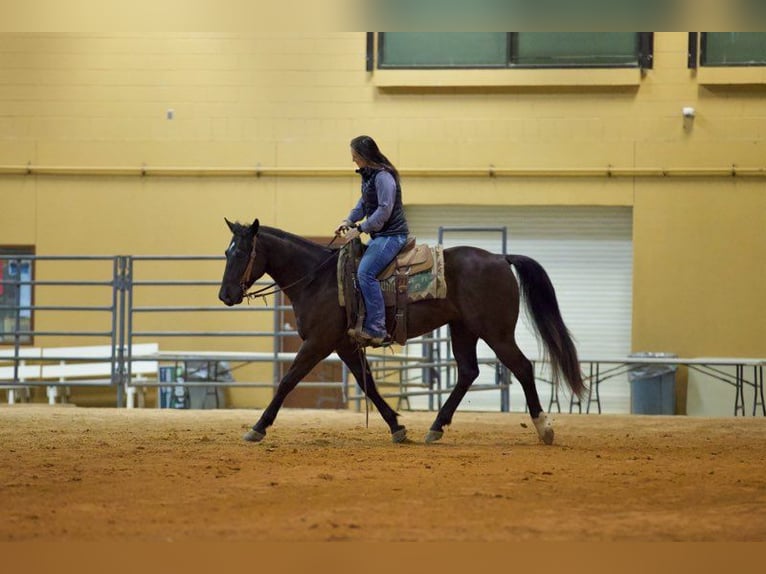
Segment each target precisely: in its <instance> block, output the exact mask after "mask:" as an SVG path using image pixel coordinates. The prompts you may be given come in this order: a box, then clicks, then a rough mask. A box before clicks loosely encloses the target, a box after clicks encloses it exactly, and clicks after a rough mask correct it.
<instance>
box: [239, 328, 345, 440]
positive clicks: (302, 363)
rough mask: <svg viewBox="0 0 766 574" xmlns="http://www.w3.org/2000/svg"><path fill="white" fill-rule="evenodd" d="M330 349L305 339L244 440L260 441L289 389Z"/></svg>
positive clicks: (326, 354)
mask: <svg viewBox="0 0 766 574" xmlns="http://www.w3.org/2000/svg"><path fill="white" fill-rule="evenodd" d="M331 350H332V349H328V348H327V346H326V345H319V344H316V343H315V342H314V341H312V340H306V341H304V342H303V344H302V345H301V347H300V349H298V353H297V355H296V357H295V360H294V361H293V363H292V365H290V368H289V369H288V370H287V373H286V374H285V376H284V377H282V380H281V381H279V386H277V392H276V393H275V394H274V398H273V399H271V402H270V403H269V406H267V407H266V409H265V410H264V411H263V414H262V415H261V418H260V419H258V422H257V423H255V425H253V428H252V429H251V430H249V431H247V433H245V436H244V437H242V438H244V439H245V440H246V441H250V442H260V441H262V440H263V439H264V437H265V436H266V429H267V428H269V427H270V426H271V425H272V424H274V420H275V419H276V418H277V413H278V412H279V409H280V408H281V407H282V403H284V402H285V398H286V397H287V395H288V394H290V391H292V390H293V389H294V388H295V387H296V385H297V384H298V383H299V382H301V380H302V379H303V377H305V376H306V375H307V374H308V373H309V371H311V369H313V368H314V367H315V366H316V365H317V363H319V361H321V360H322V359H324V358H325V357H327V356H328V355H329V354H330V351H331Z"/></svg>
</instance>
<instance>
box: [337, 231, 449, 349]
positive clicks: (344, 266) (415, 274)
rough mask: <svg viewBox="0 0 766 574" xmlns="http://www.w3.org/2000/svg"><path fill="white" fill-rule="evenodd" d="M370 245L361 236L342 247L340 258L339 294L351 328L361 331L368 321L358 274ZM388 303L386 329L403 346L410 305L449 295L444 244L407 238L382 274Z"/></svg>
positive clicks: (384, 299)
mask: <svg viewBox="0 0 766 574" xmlns="http://www.w3.org/2000/svg"><path fill="white" fill-rule="evenodd" d="M365 249H366V247H365V246H364V245H363V244H362V242H361V241H360V240H359V239H354V240H353V241H351V242H349V243H347V244H346V245H344V246H343V247H342V248H341V252H340V255H339V257H338V294H339V303H340V305H341V307H345V308H346V321H347V327H348V328H349V329H354V330H359V329H361V327H362V324H363V322H364V313H365V311H364V301H363V299H362V295H361V293H360V292H359V290H358V285H357V280H356V274H357V270H358V268H359V261H360V260H361V258H362V255H363V254H364V250H365ZM378 281H380V286H381V290H382V292H383V301H384V303H385V305H386V330H387V331H388V333H389V334H390V339H391V340H392V341H394V342H396V343H398V344H400V345H403V344H404V343H405V342H406V341H407V307H408V304H409V303H413V302H416V301H422V300H425V299H444V298H446V297H447V284H446V282H445V280H444V253H443V249H442V246H441V245H437V246H435V247H429V246H428V245H426V244H418V243H416V241H415V238H414V237H410V238H408V239H407V242H406V243H405V244H404V246H403V247H402V249H401V250H400V251H399V253H398V254H397V256H396V257H395V258H394V260H393V261H391V263H390V264H389V265H388V266H387V267H386V268H385V269H384V270H383V271H381V273H380V274H379V275H378Z"/></svg>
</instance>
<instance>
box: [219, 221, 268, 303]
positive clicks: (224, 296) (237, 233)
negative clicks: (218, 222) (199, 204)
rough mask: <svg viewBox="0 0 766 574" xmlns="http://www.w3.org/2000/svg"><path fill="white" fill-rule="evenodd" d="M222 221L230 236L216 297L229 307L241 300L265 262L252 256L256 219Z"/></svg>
mask: <svg viewBox="0 0 766 574" xmlns="http://www.w3.org/2000/svg"><path fill="white" fill-rule="evenodd" d="M224 219H225V218H224ZM225 221H226V225H228V226H229V229H230V230H231V233H232V238H231V243H229V247H228V248H227V249H226V253H225V255H226V269H224V271H223V279H222V280H221V290H220V291H219V292H218V298H219V299H220V300H221V301H223V302H224V303H225V304H226V305H228V306H229V307H231V306H232V305H237V304H239V303H241V302H242V299H244V296H245V293H246V292H247V290H248V289H249V288H250V286H251V285H252V284H253V283H255V282H256V281H257V280H258V279H260V278H261V276H262V275H263V274H264V272H265V271H264V268H265V264H266V262H265V261H264V258H263V257H260V258H256V256H255V255H256V245H257V243H258V242H257V238H258V227H259V223H258V220H257V219H256V220H255V221H253V224H252V225H241V224H239V223H232V222H231V221H229V220H228V219H225Z"/></svg>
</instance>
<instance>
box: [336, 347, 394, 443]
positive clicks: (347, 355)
mask: <svg viewBox="0 0 766 574" xmlns="http://www.w3.org/2000/svg"><path fill="white" fill-rule="evenodd" d="M337 353H338V356H339V357H340V358H341V360H342V361H343V362H344V363H346V366H347V367H348V369H349V370H350V371H351V374H352V375H354V378H355V379H356V382H357V384H358V385H359V388H361V389H362V390H363V391H364V393H365V394H366V395H367V398H369V399H370V401H372V404H373V405H375V408H377V409H378V412H379V413H380V416H382V417H383V420H384V421H386V423H387V424H388V427H389V428H390V429H391V440H392V441H393V442H395V443H401V442H405V441H406V440H407V429H406V428H405V427H404V425H400V424H399V421H398V417H399V415H398V414H396V411H395V410H394V409H392V408H391V407H390V406H389V404H388V403H387V402H386V401H385V400H384V399H383V397H382V396H380V392H378V387H377V385H376V384H375V380H374V379H373V377H372V372H371V371H370V364H369V363H368V362H367V360H366V358H365V359H364V360H363V357H362V354H361V353H360V352H359V350H358V349H356V348H355V346H354V345H353V344H352V343H351V342H350V339H349V342H344V343H343V344H342V345H341V346H340V347H339V348H338V349H337Z"/></svg>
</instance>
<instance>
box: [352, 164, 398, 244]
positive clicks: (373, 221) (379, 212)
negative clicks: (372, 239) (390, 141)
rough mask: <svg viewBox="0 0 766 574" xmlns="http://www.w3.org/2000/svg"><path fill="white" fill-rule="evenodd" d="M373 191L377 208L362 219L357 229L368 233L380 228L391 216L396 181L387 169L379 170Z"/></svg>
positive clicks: (394, 199)
mask: <svg viewBox="0 0 766 574" xmlns="http://www.w3.org/2000/svg"><path fill="white" fill-rule="evenodd" d="M375 193H376V194H377V196H378V208H377V209H376V210H375V211H374V212H373V213H372V215H370V217H368V218H367V221H364V222H363V223H362V224H361V225H360V226H359V230H360V231H363V232H364V233H370V232H375V231H378V230H380V229H381V228H382V227H383V226H384V225H385V224H386V221H388V218H389V217H391V213H392V212H393V211H394V202H395V201H396V181H395V180H394V176H393V175H391V174H390V173H388V172H387V171H381V172H380V173H378V175H377V176H376V178H375ZM352 213H353V212H352Z"/></svg>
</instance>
